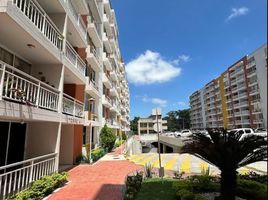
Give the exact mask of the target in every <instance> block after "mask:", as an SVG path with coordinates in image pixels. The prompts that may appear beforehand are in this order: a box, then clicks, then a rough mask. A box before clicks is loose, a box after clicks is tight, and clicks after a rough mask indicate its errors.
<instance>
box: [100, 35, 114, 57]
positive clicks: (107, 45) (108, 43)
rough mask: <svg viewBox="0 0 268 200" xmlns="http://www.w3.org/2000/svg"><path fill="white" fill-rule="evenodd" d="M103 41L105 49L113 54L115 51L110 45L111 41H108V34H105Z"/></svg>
mask: <svg viewBox="0 0 268 200" xmlns="http://www.w3.org/2000/svg"><path fill="white" fill-rule="evenodd" d="M102 39H103V44H104V47H105V49H106V51H107V52H108V53H112V51H113V50H112V46H111V44H110V41H109V40H108V37H107V35H106V33H103V35H102Z"/></svg>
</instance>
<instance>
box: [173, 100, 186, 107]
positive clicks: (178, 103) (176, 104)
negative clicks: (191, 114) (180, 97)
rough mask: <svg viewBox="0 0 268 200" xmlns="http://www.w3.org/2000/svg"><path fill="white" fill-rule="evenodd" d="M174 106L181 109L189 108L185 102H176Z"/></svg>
mask: <svg viewBox="0 0 268 200" xmlns="http://www.w3.org/2000/svg"><path fill="white" fill-rule="evenodd" d="M173 106H176V107H177V106H179V107H180V108H187V107H188V104H187V103H185V102H184V101H179V102H176V103H174V104H173Z"/></svg>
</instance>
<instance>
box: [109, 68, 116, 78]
mask: <svg viewBox="0 0 268 200" xmlns="http://www.w3.org/2000/svg"><path fill="white" fill-rule="evenodd" d="M110 76H111V79H112V80H113V81H117V74H116V71H115V69H114V67H113V70H112V71H111V72H110Z"/></svg>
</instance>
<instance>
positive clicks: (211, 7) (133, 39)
mask: <svg viewBox="0 0 268 200" xmlns="http://www.w3.org/2000/svg"><path fill="white" fill-rule="evenodd" d="M200 2H201V1H198V0H165V1H163V0H112V7H113V8H114V9H115V12H116V17H117V23H118V27H119V42H120V48H121V53H122V56H123V59H124V62H125V64H126V70H127V73H128V81H129V86H130V95H131V99H130V104H131V114H130V115H131V118H133V117H134V116H147V115H149V114H150V112H151V109H152V108H154V107H161V109H162V112H163V113H164V114H165V113H167V112H168V111H170V110H178V109H184V108H188V107H189V100H188V99H189V96H190V95H191V94H192V93H193V92H194V91H196V90H198V89H200V88H201V87H202V86H203V85H204V84H206V83H207V82H208V81H210V80H211V79H213V78H215V77H217V76H218V75H219V74H220V73H221V72H223V71H224V70H225V69H226V68H227V67H228V66H229V65H230V64H232V63H234V62H235V61H236V60H238V59H239V58H241V57H242V56H243V55H246V54H248V53H250V52H252V51H254V50H255V49H256V48H258V47H259V46H261V45H262V44H264V43H267V40H266V34H267V26H266V24H267V21H266V13H267V10H266V7H267V5H266V0H254V1H252V0H233V1H231V0H204V1H202V3H200Z"/></svg>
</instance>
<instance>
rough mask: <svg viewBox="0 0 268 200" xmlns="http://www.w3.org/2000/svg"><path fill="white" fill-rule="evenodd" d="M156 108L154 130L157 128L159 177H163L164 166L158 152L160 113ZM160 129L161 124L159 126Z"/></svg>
mask: <svg viewBox="0 0 268 200" xmlns="http://www.w3.org/2000/svg"><path fill="white" fill-rule="evenodd" d="M155 110H156V130H157V137H158V159H159V177H161V178H163V177H164V167H162V164H161V152H160V140H159V136H160V131H159V122H158V116H161V114H159V113H158V109H155ZM161 130H162V126H161Z"/></svg>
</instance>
